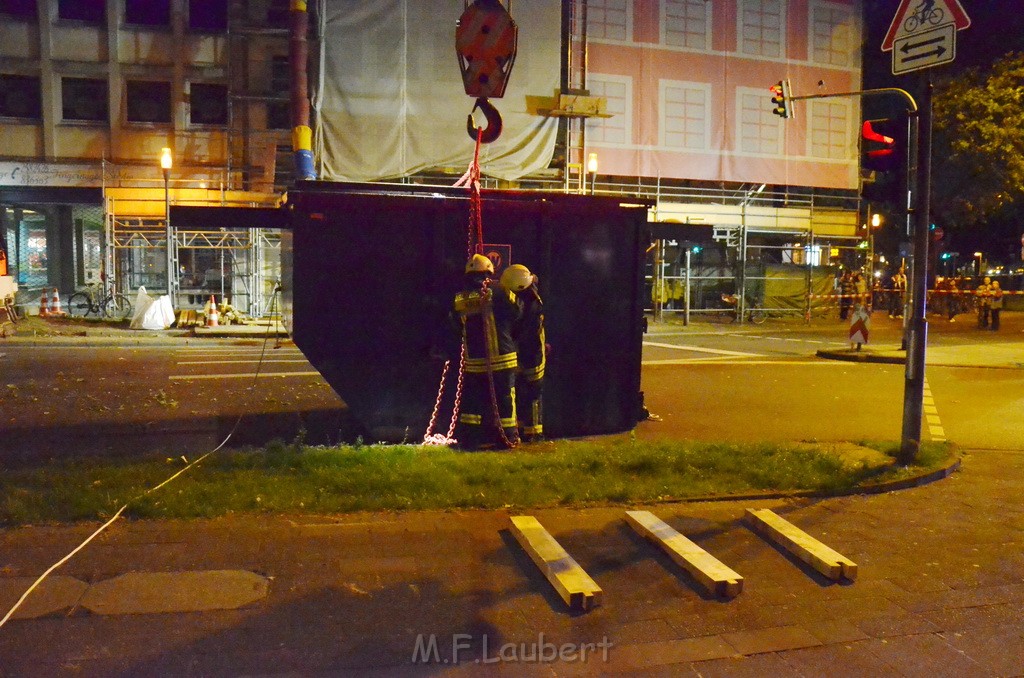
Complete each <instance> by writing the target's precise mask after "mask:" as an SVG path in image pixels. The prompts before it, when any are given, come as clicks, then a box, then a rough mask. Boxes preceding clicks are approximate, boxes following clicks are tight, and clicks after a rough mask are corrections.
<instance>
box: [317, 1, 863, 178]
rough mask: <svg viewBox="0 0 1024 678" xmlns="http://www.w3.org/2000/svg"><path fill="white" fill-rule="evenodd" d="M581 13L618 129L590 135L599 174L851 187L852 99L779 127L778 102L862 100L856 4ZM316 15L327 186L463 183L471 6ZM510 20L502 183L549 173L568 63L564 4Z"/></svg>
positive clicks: (600, 89) (494, 150)
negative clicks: (465, 37) (459, 52)
mask: <svg viewBox="0 0 1024 678" xmlns="http://www.w3.org/2000/svg"><path fill="white" fill-rule="evenodd" d="M566 1H567V2H576V3H577V6H580V5H581V4H582V3H583V1H584V0H566ZM585 1H586V6H587V37H588V58H589V67H588V72H587V89H588V90H589V91H590V93H591V95H594V96H601V97H605V98H606V99H607V102H608V113H610V114H611V117H609V118H593V119H590V120H588V122H587V146H588V148H587V150H588V151H590V152H596V153H597V154H598V157H599V167H600V170H599V171H600V173H601V174H602V175H606V174H607V175H615V176H622V177H649V178H656V177H660V178H663V179H690V180H705V181H731V182H744V183H768V184H777V185H792V186H816V187H822V188H836V189H854V188H856V187H857V185H858V171H857V168H858V142H859V129H860V116H861V113H860V110H861V107H860V101H859V99H857V98H856V97H835V98H822V99H812V100H807V101H799V102H796V103H794V104H790V110H791V111H792V113H793V114H794V116H795V117H793V118H791V119H789V120H784V119H783V118H781V117H779V116H777V115H774V114H773V113H772V108H773V106H772V103H771V92H770V91H769V88H770V87H771V86H772V85H773V84H775V83H776V82H778V81H779V80H783V79H788V80H789V81H790V83H791V91H792V94H794V95H798V96H799V95H808V94H829V93H839V92H850V91H855V90H859V89H860V86H861V56H860V54H861V49H862V44H861V43H862V33H863V31H862V23H861V13H862V6H861V0H714V1H709V0H585ZM323 4H324V6H325V11H324V14H323V21H324V25H323V29H324V33H323V36H324V50H323V54H324V61H323V63H322V64H321V65H322V69H323V70H322V72H323V74H324V76H323V78H322V81H323V86H322V88H321V92H320V94H319V96H318V102H317V103H318V111H319V116H318V119H319V129H318V133H319V134H318V136H319V139H318V144H319V147H318V150H319V151H320V156H321V162H322V166H323V176H324V178H327V179H339V180H372V179H380V178H389V177H398V176H403V175H405V174H409V173H413V172H416V171H420V170H423V169H429V168H432V167H464V166H466V165H467V164H468V163H469V161H470V159H471V157H472V150H473V144H472V140H470V139H469V137H468V135H467V134H466V131H465V115H466V113H467V112H468V111H469V109H470V108H471V107H472V99H470V98H469V97H467V96H466V95H465V93H464V92H463V89H462V82H461V78H460V77H459V72H458V66H457V62H456V58H455V53H454V27H455V20H456V19H457V18H458V15H459V14H460V13H461V12H462V8H463V2H459V1H457V0H453V1H452V2H450V3H446V4H442V5H438V4H437V3H423V2H415V1H413V0H376V1H360V0H325V1H324V3H323ZM446 5H451V6H450V7H448V8H447V10H444V9H442V7H444V6H446ZM511 9H512V14H513V18H514V19H515V20H516V22H517V23H518V24H519V56H518V59H517V61H516V65H515V69H514V71H513V73H512V77H511V80H510V85H509V90H508V91H507V92H506V95H505V97H504V98H503V99H497V100H495V101H494V103H495V105H496V106H497V107H498V109H499V110H500V111H501V113H502V116H503V118H504V120H505V131H504V132H503V134H502V137H501V138H500V139H499V140H498V141H497V142H495V143H494V144H492V145H491V146H490V147H487V148H486V150H485V154H484V156H483V157H482V168H483V171H484V173H485V174H488V175H491V176H496V177H499V178H504V179H515V178H518V177H521V176H524V175H526V174H529V173H531V172H534V171H536V170H539V169H543V168H545V167H547V166H548V164H549V163H550V160H551V157H552V154H553V150H554V143H555V136H556V133H557V121H556V119H554V118H549V117H546V116H545V115H544V113H543V108H544V107H543V105H542V104H539V103H538V102H543V101H547V100H550V99H551V98H552V97H553V96H554V94H555V93H556V92H557V90H558V84H559V69H560V67H561V60H562V58H563V50H562V49H561V45H560V23H561V4H560V3H559V2H558V1H557V0H515V2H513V3H512V7H511Z"/></svg>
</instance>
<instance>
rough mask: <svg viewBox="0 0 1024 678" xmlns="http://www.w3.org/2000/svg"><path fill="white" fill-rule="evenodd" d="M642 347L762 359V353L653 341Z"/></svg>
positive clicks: (645, 343) (646, 342)
mask: <svg viewBox="0 0 1024 678" xmlns="http://www.w3.org/2000/svg"><path fill="white" fill-rule="evenodd" d="M644 346H654V347H656V348H674V349H677V350H680V351H693V352H695V353H714V354H715V355H728V356H752V357H755V358H760V357H763V356H764V354H763V353H745V352H743V351H726V350H724V349H720V348H704V347H701V346H686V345H682V344H660V343H657V342H653V341H645V342H644Z"/></svg>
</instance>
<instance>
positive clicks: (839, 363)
mask: <svg viewBox="0 0 1024 678" xmlns="http://www.w3.org/2000/svg"><path fill="white" fill-rule="evenodd" d="M641 364H643V365H727V366H743V365H832V366H836V367H843V366H846V367H850V366H853V365H863V364H867V363H850V362H846V361H843V360H814V359H810V360H736V359H734V358H732V357H728V356H727V357H723V358H683V359H678V360H644V361H643V362H642V363H641Z"/></svg>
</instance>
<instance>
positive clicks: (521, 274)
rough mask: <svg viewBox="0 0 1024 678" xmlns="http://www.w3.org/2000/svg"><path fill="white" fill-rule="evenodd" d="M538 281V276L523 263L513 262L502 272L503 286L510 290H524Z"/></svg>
mask: <svg viewBox="0 0 1024 678" xmlns="http://www.w3.org/2000/svg"><path fill="white" fill-rule="evenodd" d="M535 282H537V276H535V275H534V274H532V273H530V269H528V268H526V267H525V266H523V265H522V264H512V265H511V266H509V267H508V268H506V269H505V270H504V271H503V272H502V274H501V286H502V287H504V288H505V289H506V290H508V291H509V292H516V293H518V292H522V291H523V290H525V289H529V287H530V285H532V284H534V283H535Z"/></svg>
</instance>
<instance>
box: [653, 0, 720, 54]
mask: <svg viewBox="0 0 1024 678" xmlns="http://www.w3.org/2000/svg"><path fill="white" fill-rule="evenodd" d="M663 7H664V11H665V14H664V17H663V19H662V26H664V35H663V38H662V41H663V42H664V43H665V44H666V45H672V46H674V47H689V48H690V49H701V50H703V49H707V48H708V46H709V41H708V31H709V28H710V26H711V3H710V2H706V1H705V0H665V4H664V5H663Z"/></svg>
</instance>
